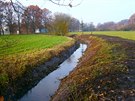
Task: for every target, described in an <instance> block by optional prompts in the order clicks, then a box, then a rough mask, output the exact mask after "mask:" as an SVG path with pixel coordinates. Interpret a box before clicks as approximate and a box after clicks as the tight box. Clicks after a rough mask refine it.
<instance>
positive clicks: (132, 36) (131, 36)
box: [70, 31, 135, 40]
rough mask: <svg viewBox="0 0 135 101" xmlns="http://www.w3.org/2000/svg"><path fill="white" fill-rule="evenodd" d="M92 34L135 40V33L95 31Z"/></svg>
mask: <svg viewBox="0 0 135 101" xmlns="http://www.w3.org/2000/svg"><path fill="white" fill-rule="evenodd" d="M70 34H91V32H71V33H70ZM92 34H95V35H107V36H116V37H121V38H125V39H131V40H135V31H93V32H92Z"/></svg>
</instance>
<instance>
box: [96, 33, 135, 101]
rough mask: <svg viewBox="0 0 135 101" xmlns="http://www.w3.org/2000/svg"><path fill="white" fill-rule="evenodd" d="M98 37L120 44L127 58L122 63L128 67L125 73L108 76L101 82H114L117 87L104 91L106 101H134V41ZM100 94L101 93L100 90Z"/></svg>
mask: <svg viewBox="0 0 135 101" xmlns="http://www.w3.org/2000/svg"><path fill="white" fill-rule="evenodd" d="M99 37H101V38H103V39H105V40H107V41H109V42H111V43H116V44H117V43H119V44H121V47H122V48H123V49H124V50H125V53H126V56H127V59H126V60H125V62H124V63H125V65H126V66H127V67H128V71H127V73H125V74H117V75H110V77H107V78H103V80H107V79H110V80H111V81H112V80H114V82H115V83H116V84H115V85H117V87H115V88H114V89H106V91H105V92H106V94H107V98H106V100H107V99H108V100H110V98H111V99H112V100H117V101H135V41H133V40H126V39H122V38H118V37H108V36H101V35H100V36H99ZM95 86H98V85H95ZM98 90H100V89H98ZM101 92H103V90H102V89H101ZM101 98H102V97H101Z"/></svg>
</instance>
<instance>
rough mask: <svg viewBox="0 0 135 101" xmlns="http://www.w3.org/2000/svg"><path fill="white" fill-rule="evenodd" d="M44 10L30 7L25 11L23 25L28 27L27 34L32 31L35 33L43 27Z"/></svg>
mask: <svg viewBox="0 0 135 101" xmlns="http://www.w3.org/2000/svg"><path fill="white" fill-rule="evenodd" d="M41 21H42V10H41V9H40V8H39V7H38V6H34V5H30V6H28V7H27V9H26V10H25V11H24V14H23V23H24V24H25V26H26V29H27V33H28V32H29V31H30V32H32V33H35V30H36V29H39V28H40V27H41V24H42V23H41Z"/></svg>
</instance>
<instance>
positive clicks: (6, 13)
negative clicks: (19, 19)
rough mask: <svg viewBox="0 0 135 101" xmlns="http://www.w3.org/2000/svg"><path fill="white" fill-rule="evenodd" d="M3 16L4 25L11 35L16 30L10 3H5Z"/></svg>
mask: <svg viewBox="0 0 135 101" xmlns="http://www.w3.org/2000/svg"><path fill="white" fill-rule="evenodd" d="M4 16H5V22H6V25H7V26H8V28H9V31H10V33H11V34H13V33H14V32H15V31H16V30H15V29H16V27H17V26H16V17H15V12H14V9H13V7H12V5H11V3H10V2H6V3H5V9H4Z"/></svg>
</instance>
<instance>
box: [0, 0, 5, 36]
mask: <svg viewBox="0 0 135 101" xmlns="http://www.w3.org/2000/svg"><path fill="white" fill-rule="evenodd" d="M4 5H5V3H4V1H0V35H1V34H4V30H3V24H4V12H3V11H4V7H5V6H4Z"/></svg>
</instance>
